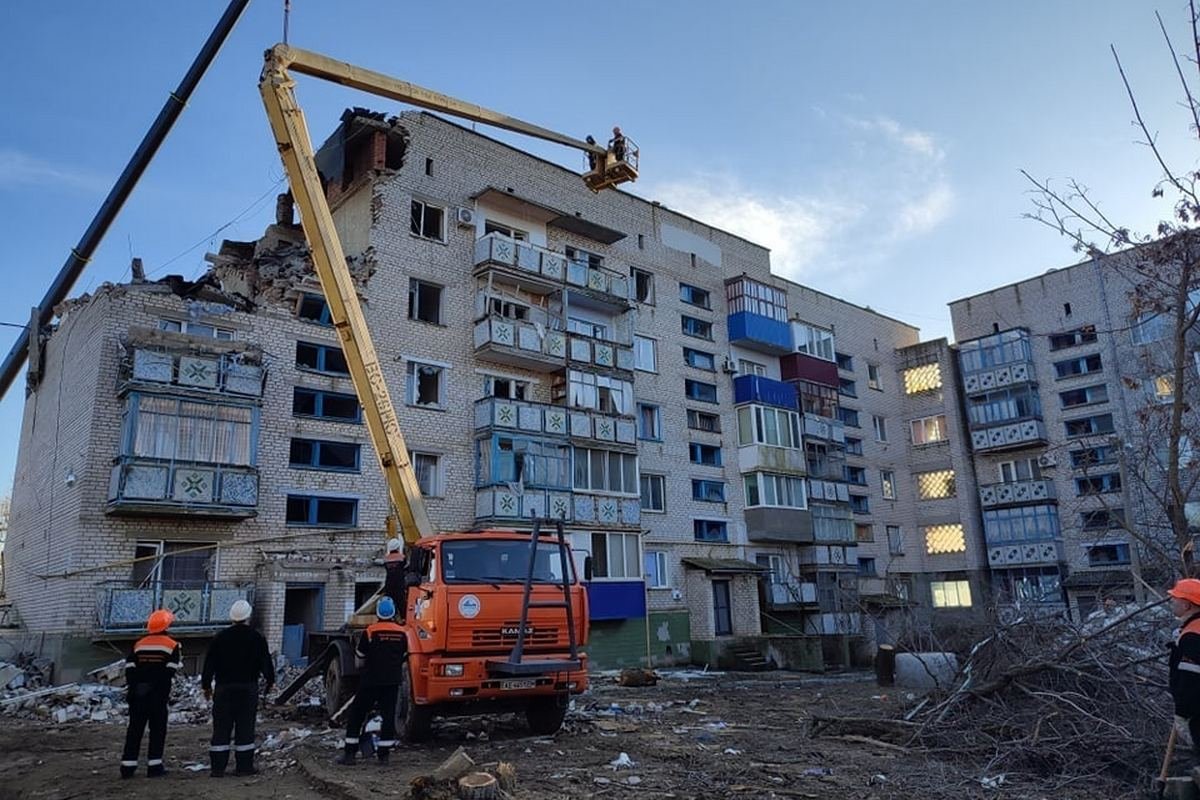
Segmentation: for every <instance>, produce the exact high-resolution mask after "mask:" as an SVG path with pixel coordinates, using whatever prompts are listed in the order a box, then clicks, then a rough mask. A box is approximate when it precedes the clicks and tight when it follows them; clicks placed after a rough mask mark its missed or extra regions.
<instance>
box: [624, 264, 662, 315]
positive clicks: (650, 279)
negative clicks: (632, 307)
mask: <svg viewBox="0 0 1200 800" xmlns="http://www.w3.org/2000/svg"><path fill="white" fill-rule="evenodd" d="M629 277H630V278H632V279H633V299H634V301H635V302H637V303H641V304H642V305H647V306H653V305H657V302H656V299H655V297H654V273H653V272H650V271H649V270H644V269H641V268H640V267H630V268H629ZM641 277H644V278H645V279H646V285H647V286H648V287H649V291H648V292H647V293H646V299H642V297H641V296H640V293H639V291H638V286H639V284H638V278H641Z"/></svg>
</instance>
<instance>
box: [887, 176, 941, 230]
mask: <svg viewBox="0 0 1200 800" xmlns="http://www.w3.org/2000/svg"><path fill="white" fill-rule="evenodd" d="M953 209H954V190H953V189H952V188H950V185H949V184H948V183H945V182H939V183H937V184H935V185H934V186H933V187H932V188H930V190H929V191H928V192H926V193H925V194H924V195H922V196H921V197H918V198H915V199H914V200H912V201H910V202H908V203H905V204H903V205H902V206H901V207H900V212H899V213H898V214H897V215H896V224H895V225H894V226H893V227H892V233H893V235H895V236H896V237H898V238H905V237H909V236H919V235H920V234H923V233H928V232H929V231H932V230H933V229H934V228H936V227H937V226H938V225H940V224H942V222H944V221H945V220H946V219H947V218H948V217H949V216H950V214H951V213H952V212H953Z"/></svg>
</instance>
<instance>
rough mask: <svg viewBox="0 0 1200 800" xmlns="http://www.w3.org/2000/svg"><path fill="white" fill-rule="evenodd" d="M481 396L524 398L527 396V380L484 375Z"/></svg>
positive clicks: (508, 398) (509, 398)
mask: <svg viewBox="0 0 1200 800" xmlns="http://www.w3.org/2000/svg"><path fill="white" fill-rule="evenodd" d="M483 396H484V397H498V398H500V399H502V400H524V399H525V398H527V397H529V381H519V380H516V379H514V378H502V377H499V376H497V375H486V376H484V379H483Z"/></svg>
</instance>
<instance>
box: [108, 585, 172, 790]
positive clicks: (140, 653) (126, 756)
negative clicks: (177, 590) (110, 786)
mask: <svg viewBox="0 0 1200 800" xmlns="http://www.w3.org/2000/svg"><path fill="white" fill-rule="evenodd" d="M174 621H175V615H174V614H172V613H171V612H170V611H168V610H167V609H165V608H160V609H158V610H157V611H155V612H154V613H152V614H151V615H150V618H149V619H148V620H146V633H147V635H146V636H143V637H142V638H141V639H138V640H137V642H136V643H134V645H133V649H132V650H131V651H130V652H129V657H128V658H127V659H126V660H125V686H126V700H127V701H128V703H129V727H128V728H126V730H125V751H124V753H122V755H121V777H122V778H132V777H133V775H134V773H136V772H137V766H138V754H139V753H140V752H141V749H142V734H143V733H145V732H146V727H147V726H149V727H150V744H149V746H148V747H147V751H146V775H147V776H148V777H151V778H158V777H161V776H162V775H165V774H166V772H167V771H166V768H164V767H163V749H164V748H165V747H166V744H167V703H168V702H169V701H170V699H171V679H172V678H174V677H175V673H177V672H178V671H179V670H180V668H181V667H182V666H183V650H182V648H180V646H179V642H177V641H175V640H174V639H172V638H171V637H170V636H168V635H167V630H168V629H169V628H170V627H171V623H172V622H174Z"/></svg>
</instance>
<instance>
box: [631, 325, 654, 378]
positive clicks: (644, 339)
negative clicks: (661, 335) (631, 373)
mask: <svg viewBox="0 0 1200 800" xmlns="http://www.w3.org/2000/svg"><path fill="white" fill-rule="evenodd" d="M643 345H648V348H647V349H648V350H649V353H650V366H649V367H647V366H645V365H643V364H641V363H639V362H640V361H641V356H642V352H643ZM633 368H634V369H635V370H640V371H642V372H653V373H657V372H658V340H657V339H654V338H652V337H650V336H642V335H641V334H639V333H635V334H634V335H633Z"/></svg>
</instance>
